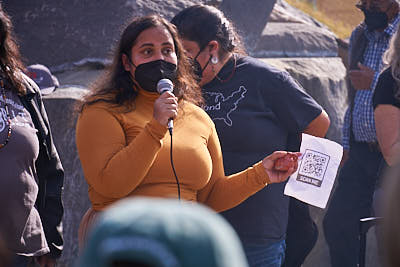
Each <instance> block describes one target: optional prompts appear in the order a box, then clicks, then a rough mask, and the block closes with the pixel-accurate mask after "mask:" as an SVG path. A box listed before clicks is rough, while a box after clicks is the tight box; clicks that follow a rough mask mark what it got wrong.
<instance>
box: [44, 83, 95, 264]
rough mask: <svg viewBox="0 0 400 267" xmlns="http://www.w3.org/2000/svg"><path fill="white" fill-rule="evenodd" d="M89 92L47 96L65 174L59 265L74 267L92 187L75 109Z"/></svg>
mask: <svg viewBox="0 0 400 267" xmlns="http://www.w3.org/2000/svg"><path fill="white" fill-rule="evenodd" d="M86 92H87V90H86V89H82V88H74V87H70V88H63V89H58V90H56V91H55V92H53V93H52V94H50V95H47V96H44V97H43V101H44V105H45V107H46V110H47V115H48V117H49V121H50V127H51V130H52V134H53V138H54V142H55V144H56V147H57V151H58V153H59V155H60V159H61V162H62V164H63V167H64V171H65V178H64V192H63V204H64V217H63V233H64V251H63V254H62V257H61V259H60V260H59V262H58V265H57V266H61V267H63V266H73V262H74V260H75V259H76V258H77V255H78V227H79V223H80V221H81V219H82V217H83V215H84V213H85V212H86V210H87V209H88V207H89V205H90V203H89V198H88V193H87V190H88V186H87V183H86V181H85V180H84V178H83V177H84V176H83V171H82V167H81V164H80V161H79V157H78V154H77V149H76V145H75V123H76V118H77V116H76V113H75V110H74V109H75V107H76V105H77V104H78V103H79V100H80V99H81V98H82V96H83V95H84V94H85V93H86Z"/></svg>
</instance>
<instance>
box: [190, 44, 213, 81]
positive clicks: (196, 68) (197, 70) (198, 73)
mask: <svg viewBox="0 0 400 267" xmlns="http://www.w3.org/2000/svg"><path fill="white" fill-rule="evenodd" d="M203 49H204V48H202V49H200V51H199V52H198V53H197V55H196V56H195V57H194V59H192V67H193V72H194V75H195V79H196V81H197V82H200V81H201V79H202V78H203V71H204V70H205V69H206V68H207V66H208V64H209V63H210V60H211V56H210V58H209V59H208V61H207V63H206V65H205V66H204V68H201V65H200V63H199V62H198V61H197V57H198V56H199V55H200V53H201V51H203Z"/></svg>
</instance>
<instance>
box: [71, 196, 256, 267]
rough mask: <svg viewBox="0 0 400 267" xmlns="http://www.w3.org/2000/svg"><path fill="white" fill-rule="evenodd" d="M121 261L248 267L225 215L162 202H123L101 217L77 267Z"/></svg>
mask: <svg viewBox="0 0 400 267" xmlns="http://www.w3.org/2000/svg"><path fill="white" fill-rule="evenodd" d="M121 261H122V262H132V263H136V264H145V265H146V266H151V267H248V264H247V261H246V258H245V255H244V252H243V249H242V247H241V244H240V241H239V239H238V237H237V235H236V233H235V231H234V230H233V228H232V227H231V226H230V225H229V223H228V222H226V221H225V219H224V218H223V217H222V216H221V215H219V214H217V213H215V212H214V211H212V210H211V209H209V208H207V207H205V206H203V205H200V204H197V203H192V202H185V201H178V200H173V199H161V198H130V199H124V200H121V201H119V202H118V203H116V204H114V205H113V206H111V207H110V208H109V209H108V210H106V211H105V212H103V214H102V215H101V216H100V217H99V219H98V221H97V222H96V224H95V226H93V229H92V231H91V233H90V234H89V238H88V242H87V244H86V246H85V248H84V249H83V251H82V254H81V257H80V258H79V260H78V267H110V266H112V263H113V262H121ZM132 266H135V265H134V264H133V265H132Z"/></svg>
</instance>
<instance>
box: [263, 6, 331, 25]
mask: <svg viewBox="0 0 400 267" xmlns="http://www.w3.org/2000/svg"><path fill="white" fill-rule="evenodd" d="M268 21H269V22H288V23H305V24H308V25H312V26H317V27H320V28H324V29H328V27H326V26H325V25H324V24H322V23H321V22H319V21H318V20H316V19H314V18H313V17H311V16H310V15H308V14H306V13H304V12H303V11H301V10H300V9H297V8H295V7H293V6H291V5H289V4H288V3H287V2H286V1H285V0H277V1H276V4H275V6H274V9H273V10H272V12H271V15H270V17H269V20H268Z"/></svg>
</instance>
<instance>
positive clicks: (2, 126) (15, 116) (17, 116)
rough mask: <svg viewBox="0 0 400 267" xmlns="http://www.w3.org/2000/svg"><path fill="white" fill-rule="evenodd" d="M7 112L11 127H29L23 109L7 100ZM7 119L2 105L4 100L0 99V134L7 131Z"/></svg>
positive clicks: (12, 101)
mask: <svg viewBox="0 0 400 267" xmlns="http://www.w3.org/2000/svg"><path fill="white" fill-rule="evenodd" d="M7 105H8V112H9V113H10V117H11V126H20V127H30V125H29V119H28V118H27V116H28V114H27V113H25V112H24V111H25V110H24V107H23V106H22V105H20V104H18V103H15V101H14V100H12V99H9V98H7ZM7 126H8V118H7V112H6V108H5V104H4V100H3V99H2V98H0V133H1V132H3V131H4V130H5V131H7V130H8V127H7Z"/></svg>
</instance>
